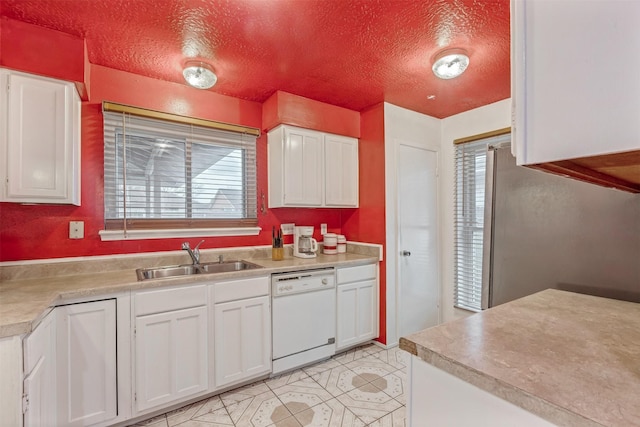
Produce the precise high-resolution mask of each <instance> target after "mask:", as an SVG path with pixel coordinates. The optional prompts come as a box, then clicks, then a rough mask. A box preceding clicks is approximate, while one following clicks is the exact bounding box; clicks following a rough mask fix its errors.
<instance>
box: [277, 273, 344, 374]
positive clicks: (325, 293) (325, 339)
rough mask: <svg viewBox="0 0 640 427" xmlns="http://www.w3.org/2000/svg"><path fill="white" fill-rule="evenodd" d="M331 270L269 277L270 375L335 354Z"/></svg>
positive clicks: (333, 278) (333, 295) (333, 293)
mask: <svg viewBox="0 0 640 427" xmlns="http://www.w3.org/2000/svg"><path fill="white" fill-rule="evenodd" d="M335 277H336V275H335V269H333V268H325V269H318V270H305V271H297V272H292V273H278V274H272V275H271V286H272V289H271V295H272V299H273V300H272V305H271V308H272V317H273V319H272V326H273V332H272V336H273V375H275V374H278V373H281V372H285V371H289V370H291V369H295V368H297V367H299V366H302V365H306V364H308V363H312V362H315V361H317V360H321V359H326V358H328V357H330V356H332V355H333V354H335V350H336V345H335V342H336V339H335V337H336V279H335Z"/></svg>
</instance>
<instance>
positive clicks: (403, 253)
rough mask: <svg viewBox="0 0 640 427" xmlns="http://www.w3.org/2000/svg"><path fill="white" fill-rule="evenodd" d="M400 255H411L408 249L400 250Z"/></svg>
mask: <svg viewBox="0 0 640 427" xmlns="http://www.w3.org/2000/svg"><path fill="white" fill-rule="evenodd" d="M400 255H402V256H411V252H409V251H402V252H400Z"/></svg>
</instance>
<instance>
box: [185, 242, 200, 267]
mask: <svg viewBox="0 0 640 427" xmlns="http://www.w3.org/2000/svg"><path fill="white" fill-rule="evenodd" d="M203 242H204V240H200V243H198V244H197V245H196V247H195V248H194V249H191V246H189V242H183V243H182V249H183V250H185V251H187V252H189V256H190V257H191V260H192V261H193V265H199V264H200V245H201V244H202V243H203Z"/></svg>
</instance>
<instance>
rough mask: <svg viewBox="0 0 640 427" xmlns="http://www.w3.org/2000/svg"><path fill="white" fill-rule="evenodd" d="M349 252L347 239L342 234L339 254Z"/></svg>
mask: <svg viewBox="0 0 640 427" xmlns="http://www.w3.org/2000/svg"><path fill="white" fill-rule="evenodd" d="M346 252H347V238H346V237H344V235H342V234H338V253H339V254H344V253H346Z"/></svg>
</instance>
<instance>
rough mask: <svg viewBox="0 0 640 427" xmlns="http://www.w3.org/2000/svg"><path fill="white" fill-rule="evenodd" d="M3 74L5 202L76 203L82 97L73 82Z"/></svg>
mask: <svg viewBox="0 0 640 427" xmlns="http://www.w3.org/2000/svg"><path fill="white" fill-rule="evenodd" d="M5 74H6V72H5ZM7 79H8V86H9V93H8V99H7V101H6V105H7V107H6V108H7V130H6V142H5V143H6V153H7V158H6V165H3V168H4V167H6V179H7V186H6V194H5V195H4V198H3V199H4V201H14V202H33V203H70V204H75V205H79V204H80V188H79V186H80V180H79V178H80V101H79V98H78V96H77V94H76V92H75V88H74V86H73V84H71V83H68V82H62V81H56V80H53V79H47V78H42V77H37V76H30V75H27V74H22V73H14V72H11V73H8V76H7ZM3 101H4V100H3Z"/></svg>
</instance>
